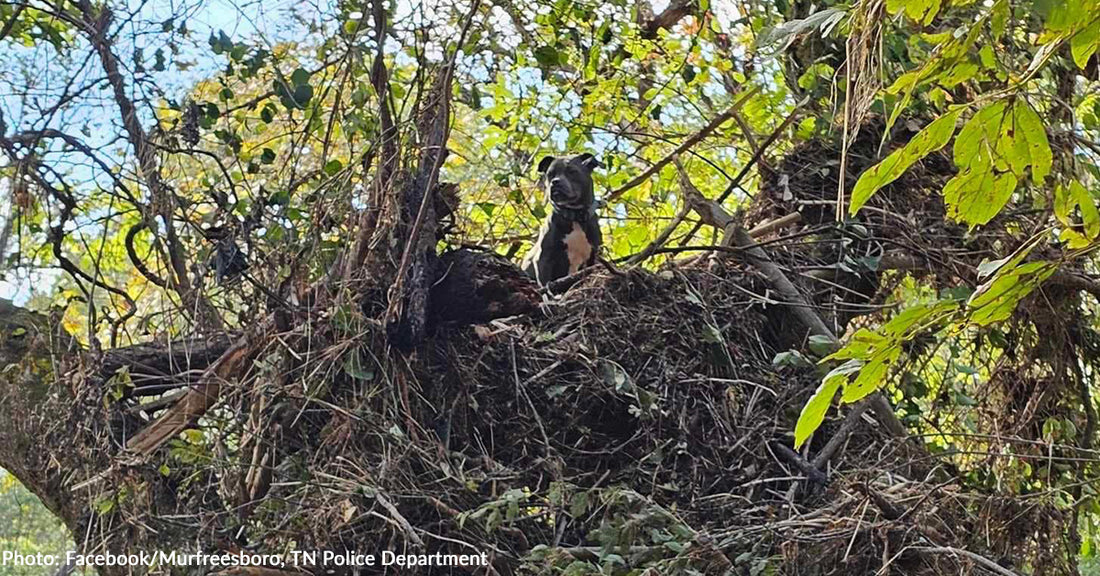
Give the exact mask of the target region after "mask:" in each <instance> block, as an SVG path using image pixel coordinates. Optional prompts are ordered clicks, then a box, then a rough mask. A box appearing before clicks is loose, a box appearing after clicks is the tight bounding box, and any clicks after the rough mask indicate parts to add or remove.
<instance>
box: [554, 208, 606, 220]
mask: <svg viewBox="0 0 1100 576" xmlns="http://www.w3.org/2000/svg"><path fill="white" fill-rule="evenodd" d="M554 214H558V215H560V216H561V217H562V218H565V219H566V220H568V221H570V222H587V221H588V219H589V218H595V217H596V208H595V207H594V206H593V207H589V208H565V207H562V206H556V205H555V206H554Z"/></svg>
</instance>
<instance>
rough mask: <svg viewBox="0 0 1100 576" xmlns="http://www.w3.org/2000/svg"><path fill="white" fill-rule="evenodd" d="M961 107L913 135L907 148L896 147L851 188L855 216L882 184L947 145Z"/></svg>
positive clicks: (890, 180)
mask: <svg viewBox="0 0 1100 576" xmlns="http://www.w3.org/2000/svg"><path fill="white" fill-rule="evenodd" d="M962 110H963V109H962V108H959V109H957V110H953V111H951V112H948V113H947V114H944V115H943V116H940V117H939V118H937V119H936V120H935V121H933V122H932V123H931V124H929V125H928V126H925V127H924V129H922V130H921V131H920V132H918V133H917V134H916V136H913V138H912V139H911V140H909V142H908V143H906V144H905V146H904V147H902V148H901V149H899V150H895V151H894V152H893V153H892V154H890V155H889V156H887V157H886V159H885V160H883V161H882V162H879V163H878V164H876V165H875V166H873V167H872V168H870V169H869V170H867V171H865V172H864V173H863V175H861V176H860V177H859V181H858V182H856V186H855V188H854V189H853V190H852V202H851V204H850V205H849V206H848V212H849V213H850V214H852V215H855V214H856V212H858V211H859V209H860V208H862V207H863V205H864V204H866V203H867V201H868V200H870V199H871V196H873V195H874V194H875V193H876V192H878V191H879V190H881V189H882V187H883V186H886V185H887V184H889V183H891V182H893V181H894V180H897V178H898V177H899V176H901V175H902V174H904V173H905V171H906V170H908V169H909V167H910V166H912V165H913V164H915V163H916V162H917V161H918V160H920V159H922V158H924V157H925V156H928V155H929V154H931V153H932V152H935V151H936V150H939V149H940V148H943V147H944V146H946V145H947V142H948V141H950V140H951V135H952V134H954V133H955V122H956V121H957V120H958V118H959V114H961V113H962Z"/></svg>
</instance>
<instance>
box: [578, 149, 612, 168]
mask: <svg viewBox="0 0 1100 576" xmlns="http://www.w3.org/2000/svg"><path fill="white" fill-rule="evenodd" d="M573 162H576V163H577V164H579V165H581V166H583V167H584V168H585V169H586V170H588V171H589V172H591V171H593V170H595V169H596V168H605V166H604V165H603V162H600V161H599V160H597V159H596V157H595V156H593V155H591V154H589V153H588V152H585V153H584V154H577V155H576V156H574V157H573Z"/></svg>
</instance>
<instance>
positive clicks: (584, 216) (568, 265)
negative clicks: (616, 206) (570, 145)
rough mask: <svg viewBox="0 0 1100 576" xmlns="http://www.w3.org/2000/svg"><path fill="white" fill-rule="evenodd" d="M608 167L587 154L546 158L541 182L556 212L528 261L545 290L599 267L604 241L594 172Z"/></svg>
mask: <svg viewBox="0 0 1100 576" xmlns="http://www.w3.org/2000/svg"><path fill="white" fill-rule="evenodd" d="M603 167H604V165H603V164H601V163H600V161H599V160H597V159H596V157H595V156H593V155H592V154H587V153H585V154H577V155H575V156H568V157H556V156H546V157H545V158H543V159H542V160H541V161H539V174H541V177H540V178H539V182H540V185H541V188H542V189H543V191H544V192H545V193H546V195H547V197H548V199H549V200H550V206H551V210H550V214H549V215H548V216H547V217H546V220H545V221H543V223H542V228H541V229H540V230H539V236H538V239H537V240H535V245H534V246H533V247H532V248H531V251H530V252H528V253H527V255H526V256H524V258H523V270H524V272H526V273H527V275H528V276H530V277H532V278H534V279H535V281H536V282H538V284H539V286H546V285H548V284H550V283H551V282H553V281H555V280H559V279H561V278H564V277H566V276H569V275H572V274H576V273H577V271H578V270H580V269H582V268H585V267H588V266H591V265H592V264H594V263H595V262H596V254H597V252H598V251H599V249H600V245H601V244H602V242H603V238H602V236H601V235H600V222H599V217H598V216H596V196H595V193H594V192H593V191H592V172H593V171H594V170H595V169H596V168H603Z"/></svg>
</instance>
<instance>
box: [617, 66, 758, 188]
mask: <svg viewBox="0 0 1100 576" xmlns="http://www.w3.org/2000/svg"><path fill="white" fill-rule="evenodd" d="M759 90H760V89H759V88H753V89H752V90H749V91H748V92H746V93H745V94H744V95H743V96H741V98H738V99H737V101H736V102H734V103H733V104H731V105H730V107H729V108H727V109H726V111H725V112H722V113H721V114H719V115H717V116H715V117H714V118H713V119H711V121H710V122H708V123H707V125H706V126H703V127H702V128H700V129H699V131H698V132H696V133H695V134H692V135H691V137H690V138H688V139H687V140H684V141H683V142H682V143H681V144H680V145H679V146H677V147H676V149H675V150H673V151H672V152H670V153H669V154H668V155H667V156H665V157H664V158H661V159H660V160H658V161H657V162H656V163H655V164H653V165H652V166H650V167H649V168H647V169H646V170H645V171H643V172H642V173H641V174H639V175H637V176H635V177H634V178H632V179H631V180H630V181H628V182H627V183H626V184H623V185H622V186H619V187H618V188H616V189H614V190H612V191H611V193H609V194H608V195H607V196H606V197H605V198H604V201H605V202H608V203H610V202H612V201H614V200H616V199H618V198H619V197H620V196H622V195H623V194H625V193H627V192H629V191H630V190H633V189H634V188H637V187H638V186H639V185H641V184H642V183H643V182H645V181H647V180H649V178H650V176H653V175H654V174H656V173H657V172H659V171H660V170H661V168H664V167H665V166H667V165H668V163H669V162H672V160H673V159H674V158H676V157H678V156H679V155H680V154H683V153H684V152H685V151H687V150H688V149H689V148H691V147H692V146H694V145H696V144H698V143H699V141H700V140H702V139H704V138H706V137H707V136H709V135H710V133H711V132H714V131H715V130H717V129H718V127H719V126H721V125H722V124H724V123H725V122H726V120H729V119H730V118H732V117H733V115H734V114H735V113H737V110H738V109H739V108H741V106H742V105H743V104H744V103H745V102H746V101H747V100H748V99H749V98H750V97H751V96H752V95H753V94H756V92H758V91H759Z"/></svg>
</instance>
